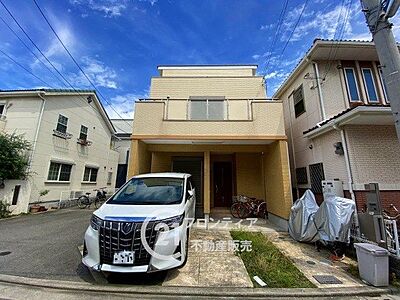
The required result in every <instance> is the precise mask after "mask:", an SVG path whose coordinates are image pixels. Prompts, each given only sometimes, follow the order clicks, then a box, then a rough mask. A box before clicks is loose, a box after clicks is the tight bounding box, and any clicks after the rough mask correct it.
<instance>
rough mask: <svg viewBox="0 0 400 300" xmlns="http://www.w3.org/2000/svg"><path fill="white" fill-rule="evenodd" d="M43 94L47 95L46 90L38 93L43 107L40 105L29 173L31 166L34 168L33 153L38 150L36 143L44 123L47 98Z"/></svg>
mask: <svg viewBox="0 0 400 300" xmlns="http://www.w3.org/2000/svg"><path fill="white" fill-rule="evenodd" d="M43 95H45V93H44V92H40V93H38V96H39V98H40V99H41V100H42V104H41V107H40V114H39V120H38V123H37V126H36V132H35V137H34V140H33V146H32V151H31V155H30V156H29V166H28V173H29V172H30V171H31V168H32V160H33V155H34V154H35V150H36V144H37V140H38V136H39V130H40V125H41V124H42V118H43V111H44V104H45V102H46V99H45V98H43Z"/></svg>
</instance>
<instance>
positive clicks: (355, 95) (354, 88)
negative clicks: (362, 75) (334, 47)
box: [344, 68, 360, 102]
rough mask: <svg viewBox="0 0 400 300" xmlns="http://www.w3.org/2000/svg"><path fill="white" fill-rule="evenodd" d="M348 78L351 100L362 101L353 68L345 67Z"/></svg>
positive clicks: (347, 83)
mask: <svg viewBox="0 0 400 300" xmlns="http://www.w3.org/2000/svg"><path fill="white" fill-rule="evenodd" d="M344 74H345V78H346V86H347V94H348V96H349V99H350V101H352V102H357V101H360V94H359V92H358V85H357V79H356V75H355V71H354V69H353V68H344Z"/></svg>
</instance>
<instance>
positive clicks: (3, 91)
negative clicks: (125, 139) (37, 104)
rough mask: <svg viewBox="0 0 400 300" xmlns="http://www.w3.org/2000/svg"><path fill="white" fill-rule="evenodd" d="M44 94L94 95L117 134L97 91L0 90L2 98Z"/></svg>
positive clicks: (111, 128) (108, 122)
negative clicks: (8, 95) (9, 95)
mask: <svg viewBox="0 0 400 300" xmlns="http://www.w3.org/2000/svg"><path fill="white" fill-rule="evenodd" d="M39 92H41V93H44V94H45V95H46V94H78V95H79V94H86V95H88V94H89V95H94V96H95V97H94V103H95V104H96V106H97V108H98V109H99V111H100V114H101V115H102V117H103V119H104V121H105V122H106V124H107V126H108V127H109V129H110V131H111V132H112V133H113V134H115V132H116V130H115V128H114V125H113V124H112V122H111V120H110V117H109V116H108V114H107V112H106V110H105V108H104V106H103V104H102V103H101V101H100V99H99V96H98V95H97V93H96V91H95V90H82V89H46V88H39V89H20V90H0V97H1V96H4V95H7V94H11V95H13V94H19V95H20V96H26V95H29V94H32V93H34V94H36V93H39Z"/></svg>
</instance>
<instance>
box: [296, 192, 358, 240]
mask: <svg viewBox="0 0 400 300" xmlns="http://www.w3.org/2000/svg"><path fill="white" fill-rule="evenodd" d="M354 211H355V203H354V201H353V200H351V199H346V198H341V197H335V196H331V197H328V198H327V199H325V200H324V201H323V202H322V204H321V206H320V207H318V204H317V202H316V201H315V196H314V194H313V192H312V191H311V190H307V191H306V192H305V193H304V195H303V196H302V197H301V198H300V199H298V200H296V202H295V203H294V204H293V206H292V208H291V212H290V217H289V234H290V236H291V237H292V238H293V239H295V240H296V241H299V242H316V241H318V240H321V241H324V242H345V243H348V242H349V240H350V228H351V224H352V217H353V214H354Z"/></svg>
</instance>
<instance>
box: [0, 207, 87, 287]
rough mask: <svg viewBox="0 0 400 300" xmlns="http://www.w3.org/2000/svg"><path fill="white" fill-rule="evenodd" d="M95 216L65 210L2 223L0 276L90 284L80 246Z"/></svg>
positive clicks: (0, 227) (84, 210)
mask: <svg viewBox="0 0 400 300" xmlns="http://www.w3.org/2000/svg"><path fill="white" fill-rule="evenodd" d="M92 212H93V210H90V209H83V210H81V209H62V210H59V211H54V212H47V213H42V214H36V215H26V216H21V217H17V218H12V219H5V220H0V273H2V274H9V275H18V276H26V277H35V278H46V279H63V280H74V281H75V280H78V281H79V280H84V281H91V280H92V278H91V275H90V273H89V271H88V270H87V268H85V267H84V266H83V265H81V264H80V260H81V256H80V253H79V251H78V246H79V245H82V244H83V242H82V241H83V235H84V232H85V230H86V228H87V226H88V224H89V220H90V216H91V214H92ZM8 251H9V252H11V253H10V254H8V255H4V253H3V255H4V256H3V255H2V252H8Z"/></svg>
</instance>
